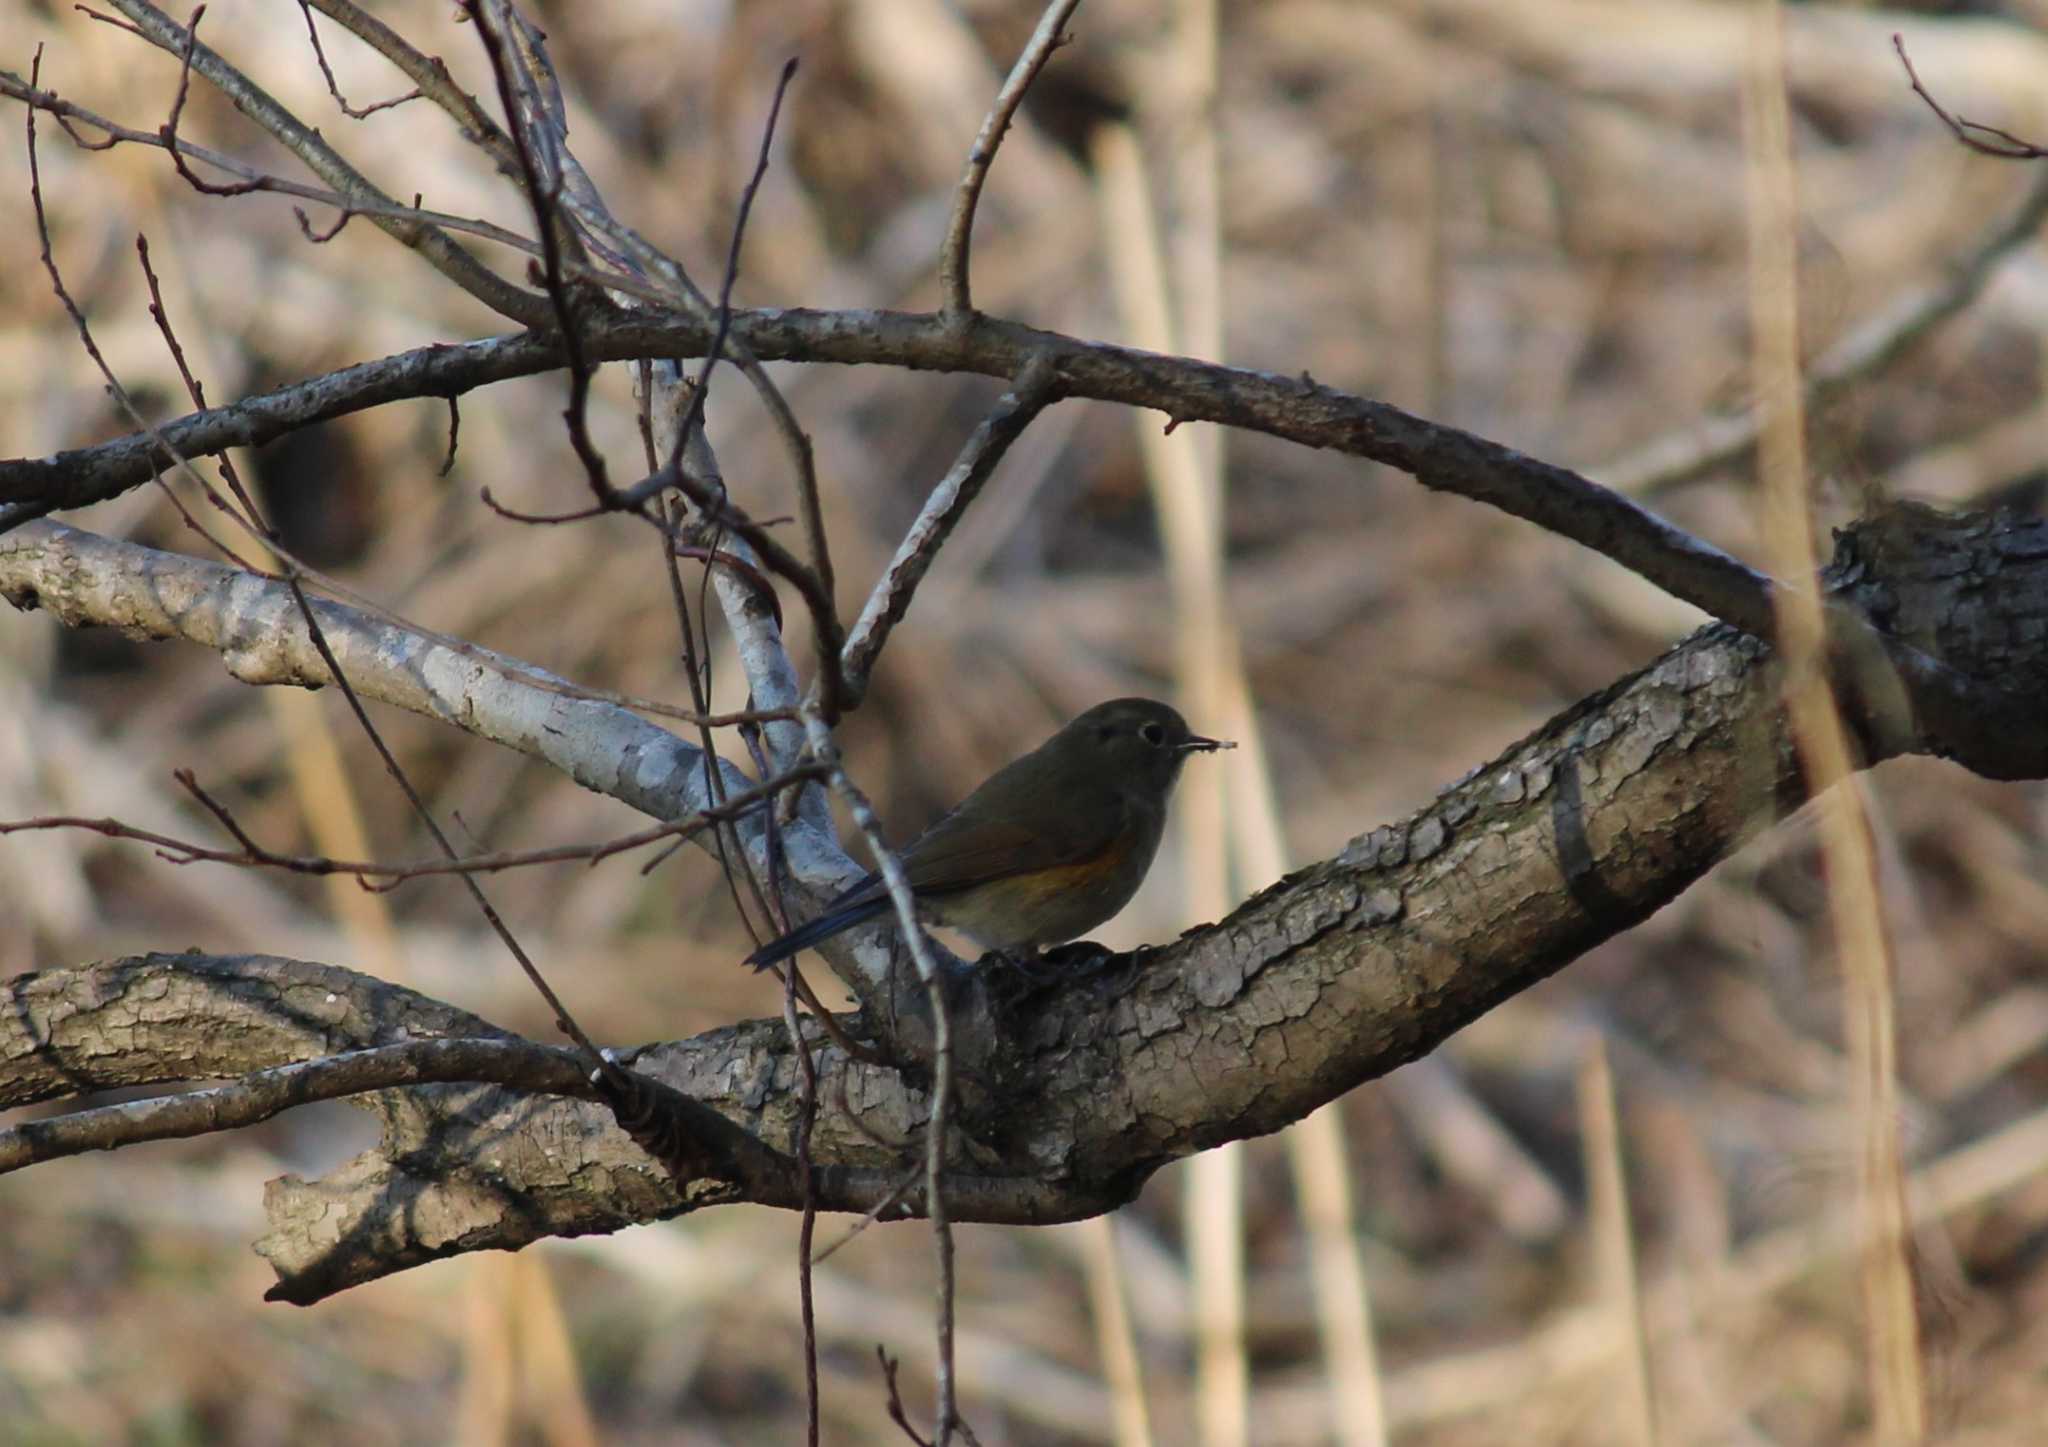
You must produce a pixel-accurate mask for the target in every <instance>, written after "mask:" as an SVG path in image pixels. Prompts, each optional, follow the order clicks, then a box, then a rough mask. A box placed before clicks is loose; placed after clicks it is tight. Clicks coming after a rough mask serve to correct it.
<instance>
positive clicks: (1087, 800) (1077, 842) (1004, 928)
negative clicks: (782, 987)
mask: <svg viewBox="0 0 2048 1447" xmlns="http://www.w3.org/2000/svg"><path fill="white" fill-rule="evenodd" d="M1235 747H1236V745H1235V744H1230V743H1224V742H1221V741H1219V740H1216V739H1205V738H1202V737H1201V736H1200V735H1198V734H1194V733H1190V732H1189V731H1188V724H1187V720H1186V719H1184V718H1182V717H1181V716H1180V714H1179V713H1178V712H1176V711H1175V710H1174V709H1172V708H1170V707H1169V706H1167V705H1166V704H1163V703H1159V702H1157V701H1155V700H1153V699H1149V698H1118V699H1112V700H1111V701H1110V702H1108V703H1099V704H1097V705H1095V707H1093V708H1091V709H1089V710H1088V711H1087V712H1086V713H1084V714H1082V715H1081V716H1080V717H1078V718H1076V719H1075V720H1074V721H1073V722H1072V723H1070V724H1068V725H1067V726H1066V727H1065V728H1063V729H1061V730H1060V731H1059V732H1058V733H1056V734H1054V735H1053V736H1052V737H1051V738H1049V739H1047V740H1046V741H1045V742H1044V743H1043V744H1040V745H1039V746H1038V747H1037V748H1036V749H1034V750H1032V751H1031V752H1030V753H1028V754H1026V755H1024V757H1023V758H1021V759H1017V760H1016V761H1014V762H1012V763H1009V764H1005V765H1004V766H1003V767H1002V768H1000V769H998V770H996V772H995V773H993V774H991V775H990V776H989V778H988V780H987V782H985V783H984V784H982V786H981V787H980V788H978V789H976V790H975V791H974V792H973V793H972V794H969V795H968V796H967V798H966V799H965V800H964V801H963V802H962V803H961V805H960V807H959V808H957V809H955V810H954V811H953V812H952V813H950V814H948V815H946V817H945V818H943V819H941V820H939V822H938V823H936V824H934V825H932V827H931V828H929V829H927V830H926V831H925V832H924V833H923V834H921V835H919V836H918V837H917V839H916V840H915V841H914V842H913V843H912V844H911V845H910V847H909V848H907V849H905V850H903V851H902V856H901V857H902V860H903V870H904V873H905V874H906V875H907V876H908V877H909V880H910V890H911V893H912V894H913V895H914V896H915V897H916V899H917V902H918V906H919V908H920V910H921V911H922V913H923V914H924V916H925V917H926V918H927V919H929V920H931V921H933V922H934V923H937V924H943V925H950V926H952V927H953V928H954V929H957V930H961V931H964V932H965V933H966V934H967V935H969V936H970V937H972V938H973V939H974V941H975V942H976V943H977V944H979V945H981V946H983V947H984V948H986V949H991V950H995V951H997V952H999V953H1001V954H1004V955H1007V956H1011V957H1015V956H1017V955H1019V954H1021V953H1024V952H1027V951H1032V950H1036V949H1037V948H1039V947H1040V946H1041V945H1050V944H1060V943H1062V942H1064V941H1066V940H1071V939H1075V938H1077V937H1078V936H1080V935H1083V934H1085V933H1087V932H1088V931H1089V930H1091V929H1094V928H1095V926H1097V925H1099V924H1101V923H1102V922H1103V921H1105V920H1107V919H1109V918H1110V916H1112V915H1114V914H1115V913H1116V912H1117V911H1118V910H1120V909H1122V908H1123V907H1124V906H1125V905H1126V904H1128V903H1129V902H1130V898H1131V896H1132V895H1134V894H1136V893H1137V892H1138V886H1139V885H1140V884H1142V883H1144V881H1145V871H1146V870H1148V869H1150V868H1151V867H1152V856H1153V855H1154V854H1156V853H1158V852H1159V837H1160V835H1161V834H1162V833H1164V832H1165V829H1166V800H1167V796H1168V795H1170V794H1171V793H1172V792H1173V785H1174V781H1175V780H1177V779H1178V778H1179V777H1180V766H1181V765H1182V764H1183V763H1185V762H1186V761H1187V756H1188V755H1189V754H1194V753H1204V752H1207V751H1209V750H1211V749H1228V748H1235ZM889 908H890V904H889V894H888V891H887V889H886V888H884V887H883V884H882V877H881V875H880V874H879V873H875V874H870V875H868V877H867V878H865V879H863V880H861V881H860V883H858V884H856V885H854V886H853V888H851V889H849V890H847V891H846V892H845V893H844V894H842V895H840V896H839V897H838V898H837V899H835V900H833V901H832V902H831V903H830V904H828V905H826V906H825V912H824V913H823V914H821V915H819V916H818V917H817V918H816V919H814V920H812V921H811V922H810V923H809V924H804V925H799V926H798V927H797V928H795V929H793V930H791V931H790V932H789V933H788V934H786V935H783V936H782V937H781V938H780V939H774V940H770V941H769V942H768V943H767V944H765V945H763V946H761V948H760V949H758V950H755V951H754V953H753V954H751V955H749V956H747V963H748V964H750V965H753V966H755V967H757V968H759V967H763V966H767V965H772V964H774V963H776V962H777V961H778V960H785V959H788V958H789V957H790V956H791V955H793V954H795V953H796V952H797V951H799V950H803V949H809V948H810V947H811V946H812V945H815V944H817V943H818V942H819V941H821V940H825V939H829V938H831V937H832V936H833V935H836V934H838V933H839V932H840V931H841V930H844V929H851V928H852V927H853V926H854V925H857V924H860V923H862V922H864V921H866V920H870V919H873V918H874V917H875V916H876V915H879V914H882V913H884V912H885V911H887V910H888V909H889Z"/></svg>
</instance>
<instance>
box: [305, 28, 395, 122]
mask: <svg viewBox="0 0 2048 1447" xmlns="http://www.w3.org/2000/svg"><path fill="white" fill-rule="evenodd" d="M299 13H300V14H301V15H303V16H304V17H305V19H306V39H307V40H308V41H310V42H311V43H312V46H313V59H314V60H315V61H317V62H318V63H319V66H320V74H321V77H322V78H323V79H325V80H326V82H327V93H328V94H329V95H331V96H333V97H334V103H335V104H336V105H338V106H340V107H341V113H342V114H343V115H345V116H347V117H348V118H349V119H350V120H356V121H359V120H362V119H364V118H365V117H367V116H373V115H375V114H377V112H378V111H388V110H391V109H393V108H394V107H397V106H402V105H404V104H405V103H406V102H407V101H410V100H418V99H420V97H421V96H422V95H423V94H424V92H423V91H421V90H420V88H419V87H418V86H414V87H413V88H412V89H411V90H409V91H407V92H406V93H405V94H404V95H395V96H393V97H391V99H389V100H380V101H372V102H371V103H370V104H369V105H366V106H363V107H361V108H360V109H359V108H357V107H355V106H352V105H350V104H349V103H348V97H347V96H345V95H343V94H342V93H341V87H340V86H339V85H338V84H336V83H335V79H334V71H333V70H332V69H331V68H329V66H328V64H327V52H326V51H325V50H324V49H322V48H321V45H320V31H319V29H318V28H317V27H316V26H315V25H314V24H313V11H312V8H311V6H310V5H309V4H308V0H299Z"/></svg>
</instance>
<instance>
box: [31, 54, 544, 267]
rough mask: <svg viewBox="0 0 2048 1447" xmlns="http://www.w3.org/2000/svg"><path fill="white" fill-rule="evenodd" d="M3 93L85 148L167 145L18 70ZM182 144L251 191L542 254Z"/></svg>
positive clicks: (485, 227) (454, 219) (509, 239)
mask: <svg viewBox="0 0 2048 1447" xmlns="http://www.w3.org/2000/svg"><path fill="white" fill-rule="evenodd" d="M0 95H4V96H9V97H12V98H13V99H15V100H18V101H20V102H22V103H23V104H24V105H29V106H33V107H34V108H35V109H37V110H40V111H45V112H47V113H48V114H49V115H50V116H52V117H53V118H55V120H56V121H57V124H58V125H59V126H60V127H61V128H62V129H63V131H64V134H65V135H67V136H69V137H70V138H71V140H72V142H73V144H75V145H77V146H79V147H81V148H82V149H84V150H88V151H110V150H112V149H113V148H114V147H116V146H120V145H136V146H149V147H152V148H154V149H157V150H167V149H168V147H167V145H166V143H165V139H164V136H163V133H162V132H161V131H138V130H136V129H134V128H133V127H131V126H124V125H122V124H120V123H119V122H117V121H110V120H108V119H107V118H106V117H104V116H102V115H100V114H98V113H97V112H95V111H91V110H88V109H86V108H85V107H84V106H81V105H78V104H77V103H75V102H73V101H69V100H66V99H65V98H64V97H62V96H60V95H58V94H57V93H56V92H55V91H47V90H38V89H37V88H35V87H34V86H33V85H30V84H28V83H27V82H24V81H23V80H22V78H21V77H20V76H18V75H16V74H15V73H14V72H13V71H9V70H0ZM73 122H82V123H84V124H85V125H88V126H91V127H92V128H93V129H94V130H97V131H102V132H104V133H105V138H104V139H102V140H98V141H91V140H87V139H86V138H85V137H84V136H82V135H80V134H79V133H78V132H77V131H76V130H74V129H73V128H72V123H73ZM177 148H178V150H179V152H180V153H182V154H183V155H185V156H189V157H191V158H193V159H194V160H199V161H204V162H205V163H206V164H207V165H209V166H212V167H214V168H215V169H216V170H219V171H223V172H225V173H226V174H228V175H230V176H239V177H241V178H242V179H243V180H244V181H248V182H251V183H253V184H251V185H250V186H248V187H246V188H245V189H247V190H250V191H266V192H272V193H274V194H276V195H280V196H295V197H298V198H299V199H300V200H302V201H312V202H315V203H317V204H319V205H322V206H332V207H334V208H335V209H336V210H337V211H339V212H340V213H341V214H342V215H343V216H344V217H346V216H372V217H376V216H381V217H384V218H386V219H388V220H391V221H397V222H418V223H421V224H424V225H431V226H438V227H441V228H442V229H443V230H446V231H461V232H466V233H468V234H470V235H472V236H477V237H481V238H482V239H483V240H486V241H495V242H497V243H498V244H500V245H501V246H509V247H512V248H514V249H515V250H518V251H522V252H526V253H528V254H530V255H534V256H538V255H539V254H540V246H539V245H538V244H537V243H536V242H534V241H533V240H532V239H531V238H529V237H525V236H521V235H520V234H519V233H518V232H516V231H508V230H506V229H505V228H504V227H502V226H498V225H494V224H493V223H491V222H489V221H485V220H482V219H480V218H478V217H474V216H455V215H452V214H450V213H448V212H446V211H429V210H426V209H424V208H423V207H420V206H418V205H412V206H402V205H400V204H399V203H397V202H395V201H390V202H384V203H381V204H380V203H377V202H374V201H370V200H368V199H364V198H355V199H350V198H347V197H344V196H342V195H341V194H340V193H339V192H337V191H332V190H329V189H328V188H326V187H324V186H308V185H307V184H306V183H304V182H303V181H292V180H287V179H286V178H285V177H283V176H278V175H273V174H272V173H271V172H268V171H264V170H262V169H260V168H258V167H256V166H252V165H250V164H249V163H248V162H246V161H242V160H238V159H237V158H235V157H233V156H230V155H227V154H226V153H225V152H222V151H216V150H213V149H211V148H209V147H206V146H196V145H194V144H193V143H192V142H190V141H188V140H185V139H184V138H183V137H179V138H178V140H177Z"/></svg>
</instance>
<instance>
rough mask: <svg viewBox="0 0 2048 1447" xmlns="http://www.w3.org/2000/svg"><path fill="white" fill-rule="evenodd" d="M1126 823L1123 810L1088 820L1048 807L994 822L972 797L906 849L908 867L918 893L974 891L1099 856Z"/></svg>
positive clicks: (905, 860)
mask: <svg viewBox="0 0 2048 1447" xmlns="http://www.w3.org/2000/svg"><path fill="white" fill-rule="evenodd" d="M1125 823H1126V821H1125V820H1124V819H1123V817H1122V813H1121V811H1117V812H1116V813H1115V814H1114V815H1112V816H1110V817H1104V818H1098V819H1096V820H1093V821H1087V820H1083V819H1081V818H1080V817H1078V816H1076V815H1074V814H1071V813H1069V812H1068V811H1066V810H1064V809H1060V808H1056V807H1047V806H1044V805H1035V806H1033V807H1028V808H1026V809H1024V810H1023V811H1021V813H1018V812H1014V811H1013V812H1012V814H1011V815H1010V816H1009V817H1007V818H1004V819H1002V820H994V819H989V818H986V817H983V816H982V815H980V814H978V813H977V812H976V811H975V810H974V809H973V807H972V801H971V800H970V801H969V803H968V804H967V805H964V806H962V807H961V808H960V809H958V810H955V811H954V812H953V813H951V814H948V815H947V816H946V817H945V818H943V819H941V820H940V821H939V822H938V823H936V824H934V825H932V827H931V828H930V829H928V830H926V831H925V832H924V833H923V834H921V835H919V836H918V838H917V840H916V842H915V843H913V844H912V845H911V846H910V847H909V848H908V849H906V850H905V851H904V869H905V872H906V873H908V875H909V876H910V887H911V888H912V889H913V890H915V891H916V892H917V893H919V894H947V893H950V892H952V891H954V890H961V889H972V888H974V887H975V886H976V885H978V884H986V883H988V882H989V881H990V880H994V879H1008V878H1010V877H1011V876H1013V875H1018V874H1031V873H1035V872H1037V871H1038V870H1041V869H1060V868H1069V867H1072V866H1074V865H1077V864H1083V863H1086V862H1087V861H1088V860H1091V859H1096V858H1100V857H1101V856H1102V855H1104V854H1106V853H1107V852H1108V851H1109V849H1110V847H1111V846H1112V845H1113V844H1114V843H1115V842H1116V840H1117V837H1118V835H1119V834H1121V833H1122V832H1123V829H1124V826H1125Z"/></svg>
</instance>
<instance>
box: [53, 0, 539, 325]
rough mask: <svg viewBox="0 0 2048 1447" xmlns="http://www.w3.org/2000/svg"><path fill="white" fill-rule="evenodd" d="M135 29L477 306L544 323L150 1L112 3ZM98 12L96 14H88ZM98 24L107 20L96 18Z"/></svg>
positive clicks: (534, 300) (512, 289) (509, 286)
mask: <svg viewBox="0 0 2048 1447" xmlns="http://www.w3.org/2000/svg"><path fill="white" fill-rule="evenodd" d="M112 3H113V4H114V5H115V6H116V7H117V8H118V9H120V11H121V12H122V13H123V14H125V15H127V16H128V17H129V19H130V21H132V22H133V23H132V24H130V25H126V26H123V27H122V28H123V29H128V30H132V31H133V32H134V33H135V34H137V35H139V36H141V37H142V38H143V39H145V40H147V41H149V42H150V43H151V44H152V45H155V46H158V47H159V48H161V49H163V50H165V51H168V52H169V53H170V54H172V55H176V56H180V57H181V58H189V63H190V65H191V67H192V69H193V71H194V72H195V73H197V74H198V75H200V76H201V77H203V78H204V79H206V80H207V81H208V82H210V83H211V84H212V85H213V86H215V87H216V88H217V89H218V90H219V91H220V92H221V94H223V95H224V96H226V97H227V98H228V99H229V100H230V101H232V102H233V103H234V106H235V108H236V109H237V110H239V111H240V112H241V113H242V114H243V115H245V116H247V117H248V118H249V119H250V120H252V121H254V122H255V123H256V124H257V125H259V126H261V127H262V128H263V129H264V130H266V131H268V132H269V133H270V134H271V135H272V136H273V137H274V138H276V140H277V141H278V142H279V143H280V144H282V145H283V146H284V147H285V148H286V149H287V150H289V151H291V152H292V154H294V155H296V156H297V157H298V158H299V159H300V160H302V161H304V162H305V163H306V165H307V166H309V167H310V168H311V169H312V170H313V172H314V174H315V175H317V176H319V177H320V178H321V179H322V180H323V181H325V182H326V183H327V184H328V185H329V186H331V187H333V188H334V190H335V191H337V192H339V193H340V194H341V196H342V197H343V199H344V201H345V203H346V204H347V205H348V206H350V207H352V208H354V209H356V210H359V211H361V212H362V213H363V214H365V215H368V216H370V217H371V219H372V220H373V221H374V222H375V224H376V225H377V226H378V228H379V229H380V230H382V231H384V232H385V233H386V234H387V235H389V236H390V237H391V238H392V239H393V240H395V241H398V242H399V243H401V244H402V245H405V246H407V247H410V248H411V249H413V250H415V251H417V252H418V253H419V254H420V255H421V256H422V257H424V258H425V259H426V260H427V262H428V263H429V264H430V265H432V266H433V267H434V268H435V269H436V270H437V271H439V272H440V273H441V274H442V275H443V276H445V277H447V278H448V279H449V280H450V281H452V282H454V283H455V284H456V285H457V286H459V287H461V288H462V290H464V291H466V292H468V293H469V294H470V295H471V296H473V297H475V298H476V299H477V300H478V301H480V302H482V303H483V304H484V305H485V306H487V307H489V308H490V309H491V310H493V311H495V312H497V313H499V314H500V315H502V316H505V317H508V318H510V319H512V320H513V321H516V322H518V323H519V324H520V325H521V326H541V325H545V324H546V321H547V318H548V305H547V299H546V298H545V297H541V296H536V295H534V294H533V293H531V292H528V291H525V290H523V289H522V288H520V287H518V286H517V285H515V284H513V283H512V282H509V281H507V280H506V279H505V278H503V277H501V276H499V275H498V274H497V273H496V272H494V271H492V270H491V269H490V268H488V267H486V266H485V265H484V264H483V263H482V262H480V261H478V260H477V259H476V258H475V257H474V256H472V255H471V254H470V253H469V252H468V251H466V250H464V249H463V248H462V247H461V246H460V245H458V244H457V243H456V242H455V240H454V239H453V238H452V237H450V236H449V235H448V233H447V232H445V231H443V230H442V229H441V228H440V227H439V226H435V225H428V224H421V223H418V222H403V223H401V222H398V221H395V220H393V219H391V218H389V217H388V216H384V215H380V214H377V213H378V212H379V211H380V210H382V209H385V208H389V207H391V206H392V201H391V198H390V197H389V196H387V195H385V194H384V193H383V192H382V191H381V190H379V189H378V188H377V187H376V186H375V185H373V184H372V183H371V182H370V181H369V179H368V178H367V177H365V176H364V175H363V174H362V173H361V172H359V171H357V170H356V169H355V167H354V166H352V165H350V164H349V163H348V162H347V161H346V160H344V159H343V158H342V156H341V154H340V153H339V152H337V151H336V150H335V149H334V148H333V147H332V146H330V145H328V144H327V142H326V140H325V139H323V138H322V136H321V135H320V133H319V131H317V130H315V129H314V128H313V127H311V126H308V125H307V124H306V123H305V122H304V121H301V120H300V119H299V118H298V117H297V116H296V115H294V114H292V112H291V111H290V110H288V109H286V108H285V107H284V106H283V105H280V104H279V103H278V101H277V100H276V98H275V97H273V96H272V95H270V94H269V93H268V92H267V91H265V90H264V89H263V88H262V87H261V86H259V85H257V84H256V83H255V82H254V81H252V80H250V79H249V77H248V76H246V75H244V74H243V73H242V72H241V71H240V70H238V69H237V68H236V67H234V66H233V65H230V64H229V63H228V62H227V61H226V60H224V59H223V58H222V57H221V56H220V55H219V54H218V53H217V52H215V51H214V50H212V49H210V48H208V47H207V46H204V45H201V44H199V43H198V42H197V41H196V40H195V39H194V38H193V37H192V35H191V33H190V31H189V30H188V29H187V28H186V27H184V26H181V25H179V24H178V23H177V22H176V21H175V20H173V19H171V18H170V16H168V15H166V14H165V13H164V12H163V11H161V10H159V9H157V7H156V6H154V5H152V4H150V3H148V0H112ZM86 13H88V14H93V12H92V11H89V10H88V11H87V12H86ZM94 18H96V19H105V18H106V17H104V16H98V15H95V16H94Z"/></svg>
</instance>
